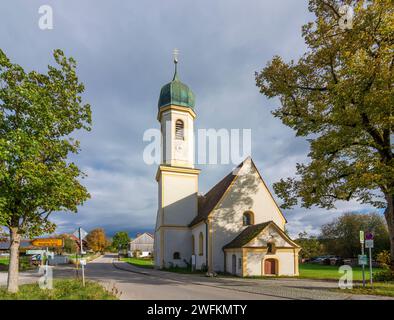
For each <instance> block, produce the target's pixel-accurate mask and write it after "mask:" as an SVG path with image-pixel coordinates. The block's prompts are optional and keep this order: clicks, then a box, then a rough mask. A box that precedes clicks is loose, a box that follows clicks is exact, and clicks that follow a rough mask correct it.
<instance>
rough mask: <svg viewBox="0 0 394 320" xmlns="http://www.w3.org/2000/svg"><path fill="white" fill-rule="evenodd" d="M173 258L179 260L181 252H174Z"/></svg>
mask: <svg viewBox="0 0 394 320" xmlns="http://www.w3.org/2000/svg"><path fill="white" fill-rule="evenodd" d="M173 258H174V260H179V259H180V258H181V254H180V253H179V252H174V255H173Z"/></svg>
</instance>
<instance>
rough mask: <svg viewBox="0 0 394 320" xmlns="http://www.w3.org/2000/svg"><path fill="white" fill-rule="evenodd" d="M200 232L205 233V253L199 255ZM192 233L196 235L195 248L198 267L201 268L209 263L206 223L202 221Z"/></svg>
mask: <svg viewBox="0 0 394 320" xmlns="http://www.w3.org/2000/svg"><path fill="white" fill-rule="evenodd" d="M200 232H202V234H203V237H204V238H203V239H204V241H203V255H202V256H200V255H199V241H200V240H199V236H200ZM192 234H193V235H194V248H195V255H196V269H197V270H201V267H202V265H203V264H204V265H205V266H206V265H207V250H206V249H207V237H206V224H205V223H200V224H198V225H197V226H195V227H194V228H193V229H192Z"/></svg>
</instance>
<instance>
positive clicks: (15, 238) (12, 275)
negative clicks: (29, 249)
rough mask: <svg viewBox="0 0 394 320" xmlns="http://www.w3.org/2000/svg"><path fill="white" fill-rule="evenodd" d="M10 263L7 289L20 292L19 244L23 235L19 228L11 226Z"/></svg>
mask: <svg viewBox="0 0 394 320" xmlns="http://www.w3.org/2000/svg"><path fill="white" fill-rule="evenodd" d="M10 238H11V247H10V265H9V268H8V281H7V290H8V292H11V293H16V292H18V275H19V246H20V242H21V235H20V234H19V233H18V228H10Z"/></svg>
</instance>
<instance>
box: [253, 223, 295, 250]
mask: <svg viewBox="0 0 394 320" xmlns="http://www.w3.org/2000/svg"><path fill="white" fill-rule="evenodd" d="M269 243H274V244H275V246H276V247H281V248H294V247H298V245H296V244H295V243H294V242H293V241H291V240H290V238H289V237H288V236H287V235H286V234H284V232H282V231H281V230H280V229H279V227H278V226H275V225H274V223H270V224H269V225H268V226H267V227H266V228H265V229H264V230H262V231H261V232H260V233H259V234H258V235H257V236H256V237H255V238H253V239H252V240H251V241H249V242H248V243H247V244H246V245H245V246H246V247H267V245H268V244H269Z"/></svg>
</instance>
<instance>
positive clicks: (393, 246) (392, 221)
mask: <svg viewBox="0 0 394 320" xmlns="http://www.w3.org/2000/svg"><path fill="white" fill-rule="evenodd" d="M386 199H387V208H386V210H385V212H384V216H385V217H386V221H387V226H388V229H389V237H390V255H391V263H390V268H391V270H393V271H394V195H386Z"/></svg>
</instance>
